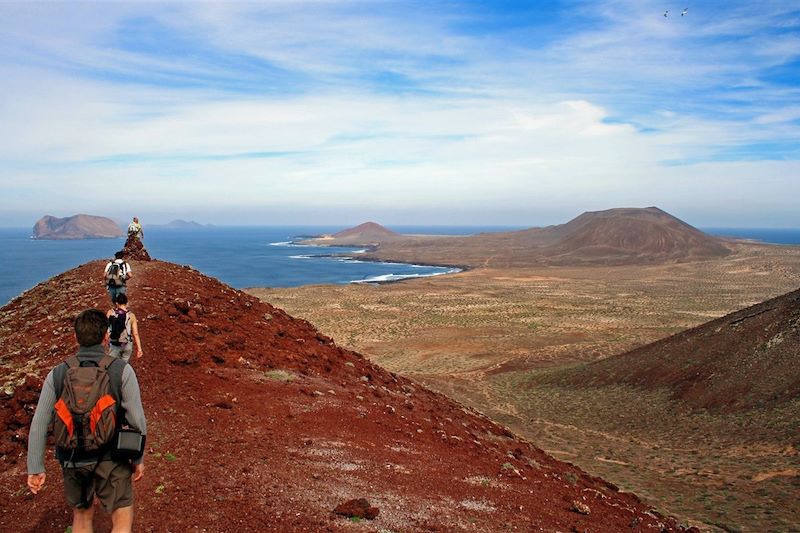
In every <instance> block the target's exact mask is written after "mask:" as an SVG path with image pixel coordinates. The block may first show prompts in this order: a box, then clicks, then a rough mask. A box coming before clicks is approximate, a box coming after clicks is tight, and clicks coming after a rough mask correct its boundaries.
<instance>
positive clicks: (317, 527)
mask: <svg viewBox="0 0 800 533" xmlns="http://www.w3.org/2000/svg"><path fill="white" fill-rule="evenodd" d="M133 267H134V273H135V277H133V278H132V280H131V282H130V286H129V296H130V299H131V306H130V307H131V309H132V310H133V311H134V312H135V313H136V314H137V316H138V317H139V320H140V324H141V325H140V328H141V336H142V340H143V344H144V350H145V356H144V358H142V359H137V360H134V361H133V365H134V367H135V368H136V371H137V374H138V376H139V380H140V383H141V387H142V394H143V400H144V405H145V411H146V413H147V416H148V425H149V435H148V445H149V446H148V448H149V449H148V451H147V454H146V460H145V464H146V468H147V470H146V475H145V478H144V479H143V480H142V481H141V482H139V483H138V484H137V485H136V498H137V504H136V505H137V517H136V530H137V531H159V532H162V531H175V532H184V531H393V532H401V531H402V532H408V531H564V532H567V531H580V532H583V531H591V532H613V531H661V530H664V531H679V530H681V529H680V527H679V526H677V525H676V523H675V522H674V520H672V519H669V518H663V517H659V516H657V515H656V514H654V513H651V512H649V508H648V506H647V505H645V504H643V503H642V502H640V501H639V500H638V499H637V498H636V497H635V496H634V495H632V494H623V493H620V492H618V491H617V490H616V489H615V488H614V487H613V486H611V485H609V484H607V483H605V482H604V481H602V480H600V479H597V478H592V477H590V476H588V475H587V474H585V473H583V472H582V471H580V470H579V469H577V468H576V467H573V466H571V465H568V464H565V463H562V462H559V461H556V460H555V459H553V458H551V457H549V456H547V455H546V454H544V453H543V452H542V451H541V450H539V449H537V448H535V447H534V446H532V445H530V444H528V443H526V442H524V441H522V440H520V439H518V438H516V437H515V436H514V435H513V434H511V433H510V432H509V431H507V430H505V429H504V428H502V427H500V426H498V425H496V424H494V423H492V422H491V421H489V420H488V419H486V418H485V417H482V416H481V415H479V414H477V413H475V412H472V411H469V410H466V409H464V408H463V407H462V406H460V405H458V404H457V403H455V402H454V401H452V400H450V399H448V398H446V397H444V396H442V395H439V394H436V393H433V392H431V391H429V390H427V389H424V388H423V387H421V386H420V385H418V384H416V383H414V382H412V381H410V380H408V379H405V378H402V377H397V376H394V375H392V374H391V373H389V372H387V371H385V370H383V369H382V368H380V367H377V366H375V365H373V364H371V363H370V362H368V361H366V360H365V359H363V357H361V356H360V355H359V354H357V353H354V352H350V351H347V350H343V349H341V348H339V347H337V346H336V345H335V343H334V342H333V341H332V340H331V339H329V338H326V337H325V336H323V335H321V334H319V333H318V332H317V331H316V330H315V329H314V328H313V327H312V326H311V325H310V324H309V323H307V322H305V321H303V320H298V319H295V318H292V317H290V316H288V315H287V314H286V313H285V312H283V311H281V310H280V309H276V308H274V307H272V306H270V305H267V304H264V303H262V302H260V301H259V300H257V299H256V298H254V297H251V296H249V295H247V294H244V293H242V292H239V291H236V290H234V289H232V288H230V287H228V286H226V285H223V284H222V283H220V282H218V281H217V280H214V279H212V278H209V277H207V276H204V275H202V274H201V273H199V272H197V271H195V270H192V269H190V268H188V267H181V266H179V265H175V264H170V263H164V262H160V261H152V262H133ZM102 268H103V262H100V261H96V262H92V263H88V264H85V265H82V266H80V267H78V268H76V269H74V270H71V271H68V272H66V273H64V274H61V275H60V276H57V277H55V278H53V279H52V280H50V281H48V282H45V283H42V284H40V285H38V286H37V287H35V288H33V289H31V290H30V291H27V292H26V293H24V294H22V295H21V296H20V297H18V298H17V299H15V300H13V301H12V302H11V303H9V304H8V305H6V306H5V307H3V308H2V309H0V354H2V359H1V360H0V382H2V383H3V384H4V385H5V386H6V389H7V391H8V392H11V393H13V394H11V395H8V394H4V395H2V399H0V464H2V468H0V471H1V473H0V487H2V491H0V531H30V532H37V533H38V532H57V533H62V532H63V531H64V530H65V527H66V526H67V525H68V524H69V522H70V518H69V511H68V509H66V508H65V505H64V503H63V493H62V489H61V475H60V472H59V471H58V470H59V469H58V465H57V463H56V462H55V460H54V459H53V458H52V451H49V452H48V460H47V467H48V471H47V473H48V481H47V486H46V489H45V490H44V492H43V493H40V495H38V496H36V497H32V496H31V495H30V493H28V491H27V490H26V489H25V452H24V442H25V440H26V435H27V426H28V424H29V423H30V416H31V413H32V409H33V408H34V406H35V402H36V398H37V396H38V391H39V386H40V382H39V381H38V380H37V379H36V378H34V377H33V376H37V377H38V379H41V378H43V377H44V376H45V375H46V373H47V371H48V370H49V369H50V368H51V367H52V366H53V365H54V364H56V363H57V362H59V361H60V360H62V359H64V358H65V357H67V356H68V355H70V354H71V353H72V352H73V350H74V341H73V337H72V331H71V320H72V318H73V317H74V316H75V315H76V314H77V313H78V312H79V311H80V310H82V309H85V308H87V307H92V306H97V307H100V308H101V309H105V308H106V307H107V300H108V298H107V295H106V293H105V291H104V289H103V287H102V286H101V281H100V280H101V278H102ZM26 375H28V377H27V378H26V377H25V376H26ZM362 497H363V498H366V499H367V500H368V501H369V503H370V505H372V506H374V507H377V508H378V510H379V514H378V516H377V518H376V519H375V520H371V521H361V522H359V523H355V522H353V521H349V520H347V519H346V518H343V517H341V516H338V515H336V514H334V513H333V512H332V510H333V509H334V508H335V507H336V506H337V505H339V504H341V503H343V502H345V501H347V500H350V499H352V498H362ZM583 506H585V507H583ZM578 508H581V509H582V510H583V511H584V512H586V511H588V514H582V513H581V512H579V511H578ZM101 514H102V513H99V514H98V518H100V520H99V524H100V527H99V528H98V529H97V530H98V531H107V530H108V529H109V527H108V524H109V520H108V518H107V517H100V516H99V515H101Z"/></svg>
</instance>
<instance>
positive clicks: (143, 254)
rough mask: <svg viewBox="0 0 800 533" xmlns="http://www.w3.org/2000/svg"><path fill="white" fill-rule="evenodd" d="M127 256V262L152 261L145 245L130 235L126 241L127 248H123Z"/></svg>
mask: <svg viewBox="0 0 800 533" xmlns="http://www.w3.org/2000/svg"><path fill="white" fill-rule="evenodd" d="M122 252H123V253H124V254H125V260H126V261H130V260H134V261H151V260H152V259H151V258H150V254H149V253H147V250H146V249H145V247H144V244H143V243H142V241H141V240H139V239H138V238H137V237H136V236H135V235H128V238H127V240H126V241H125V246H124V247H123V248H122Z"/></svg>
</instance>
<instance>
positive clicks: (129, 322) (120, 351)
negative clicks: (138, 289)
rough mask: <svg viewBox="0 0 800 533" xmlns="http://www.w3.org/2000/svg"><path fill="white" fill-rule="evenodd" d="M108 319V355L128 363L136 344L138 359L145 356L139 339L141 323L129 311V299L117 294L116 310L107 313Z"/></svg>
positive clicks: (122, 294)
mask: <svg viewBox="0 0 800 533" xmlns="http://www.w3.org/2000/svg"><path fill="white" fill-rule="evenodd" d="M106 317H108V333H109V337H108V342H109V346H108V355H110V356H112V357H121V358H122V359H123V360H125V362H126V363H127V362H128V361H129V360H130V358H131V354H132V353H133V344H134V341H135V342H136V358H137V359H138V358H140V357H141V356H142V355H144V352H142V341H141V340H140V339H139V322H138V321H137V320H136V315H134V314H133V312H132V311H128V297H127V296H126V295H125V294H124V293H121V294H117V299H116V302H115V304H114V309H111V310H109V311H108V313H106Z"/></svg>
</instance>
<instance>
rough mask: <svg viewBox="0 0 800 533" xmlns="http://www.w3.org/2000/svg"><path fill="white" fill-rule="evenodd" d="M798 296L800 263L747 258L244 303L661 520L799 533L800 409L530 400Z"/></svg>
mask: <svg viewBox="0 0 800 533" xmlns="http://www.w3.org/2000/svg"><path fill="white" fill-rule="evenodd" d="M798 286H800V249H799V248H796V247H777V246H759V245H742V246H741V247H740V249H739V251H738V252H737V254H735V255H734V256H731V257H728V258H725V259H721V260H713V261H705V262H698V263H687V264H673V265H666V266H649V267H583V268H557V267H542V268H530V269H515V270H496V269H479V270H473V271H468V272H463V273H460V274H457V275H452V276H444V277H437V278H430V279H423V280H415V281H413V282H402V283H394V284H385V285H378V286H375V285H353V286H313V287H301V288H294V289H255V290H253V291H251V292H252V293H253V294H255V295H257V296H259V297H260V298H263V299H265V300H267V301H269V302H270V303H272V304H274V305H277V306H278V307H282V308H284V309H286V310H287V311H288V312H289V313H291V314H293V315H295V316H299V317H302V318H305V319H308V320H310V321H311V322H312V323H314V324H315V325H316V326H317V327H318V328H319V329H320V330H321V331H322V332H324V333H325V334H327V335H330V336H332V337H333V338H334V339H336V341H337V343H338V344H340V345H342V346H346V347H348V348H353V349H355V350H358V351H360V352H362V353H364V354H367V355H368V356H369V357H370V358H371V359H373V360H374V361H376V362H378V363H380V364H381V365H383V366H385V367H387V368H389V369H391V370H393V371H398V372H401V373H404V374H406V375H410V376H413V377H415V378H416V379H419V380H421V381H423V382H425V383H426V384H428V385H429V386H431V387H433V388H435V389H438V390H441V391H443V392H446V393H448V394H449V395H451V396H453V397H455V398H457V399H459V400H460V401H462V402H464V403H466V404H468V405H471V406H473V407H475V408H477V409H479V410H481V411H483V412H485V413H486V414H488V415H489V416H491V417H493V418H495V419H497V420H499V421H501V422H502V423H505V424H507V425H509V426H511V427H512V428H514V429H515V430H516V431H517V432H518V433H520V434H521V435H523V436H525V437H527V438H529V439H530V440H531V441H532V442H534V443H536V444H537V445H538V446H540V447H542V448H545V449H547V450H548V451H550V452H551V453H552V454H553V455H555V456H557V457H559V458H561V459H564V460H567V461H570V462H573V463H575V464H578V465H579V466H581V467H582V468H584V469H586V470H588V471H590V472H592V473H594V474H597V475H600V476H602V477H604V478H606V479H608V480H610V481H612V482H614V483H616V484H618V485H619V486H620V487H622V488H625V489H628V490H632V491H634V492H636V493H637V494H639V495H640V496H642V497H644V498H646V499H648V500H650V501H651V502H653V503H654V504H656V505H658V506H659V507H661V508H662V509H664V510H665V511H667V512H670V513H673V514H676V515H679V516H683V517H687V518H691V519H693V520H694V521H699V522H700V523H702V524H705V525H713V524H717V525H722V526H724V527H726V528H729V529H734V530H735V529H736V528H742V529H744V530H748V531H793V530H798V531H800V519H798V517H797V516H796V515H797V513H796V512H794V511H795V508H796V498H797V496H798V495H800V477H798V476H797V475H796V472H797V471H798V470H800V458H799V457H800V456H799V455H798V451H797V450H796V449H795V448H794V447H793V446H792V445H791V437H792V436H793V437H795V438H796V427H794V426H792V424H791V421H792V420H794V419H795V418H796V417H795V416H794V414H793V413H796V412H798V410H799V409H800V404H799V403H798V402H795V403H793V404H790V405H787V406H786V409H787V411H785V412H777V411H770V412H755V411H754V412H749V413H746V414H738V415H731V416H726V417H719V416H714V415H711V414H709V413H706V412H691V411H688V410H686V409H683V408H682V407H681V406H679V405H675V404H673V403H672V402H670V400H669V399H668V398H667V397H666V395H661V394H659V393H657V392H651V393H643V392H642V391H639V390H634V389H626V388H621V387H605V388H603V389H584V390H575V389H571V388H568V387H566V386H558V385H553V381H552V380H548V385H546V386H544V385H537V376H540V375H542V373H553V372H559V368H561V367H563V366H564V365H571V364H580V363H582V362H586V361H591V360H594V359H597V358H602V357H607V356H609V355H612V354H615V353H620V352H622V351H626V350H628V349H630V348H633V347H635V346H639V345H642V344H646V343H648V342H651V341H654V340H657V339H659V338H662V337H665V336H667V335H669V334H672V333H675V332H677V331H681V330H683V329H686V328H689V327H693V326H696V325H699V324H701V323H703V322H706V321H708V320H709V319H711V318H714V317H718V316H722V315H724V314H726V313H729V312H731V311H734V310H737V309H740V308H743V307H746V306H748V305H751V304H754V303H757V302H760V301H763V300H766V299H768V298H771V297H774V296H777V295H779V294H783V293H785V292H788V291H790V290H793V289H796V288H798ZM556 383H557V382H556ZM790 426H792V427H790ZM793 472H794V474H792V473H793ZM775 473H779V475H773V474H775ZM709 527H711V526H709Z"/></svg>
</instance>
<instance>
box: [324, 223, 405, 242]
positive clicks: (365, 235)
mask: <svg viewBox="0 0 800 533" xmlns="http://www.w3.org/2000/svg"><path fill="white" fill-rule="evenodd" d="M399 235H400V234H399V233H397V232H396V231H392V230H390V229H388V228H385V227H383V226H381V225H380V224H378V223H376V222H364V223H363V224H359V225H358V226H355V227H353V228H349V229H345V230H342V231H340V232H338V233H334V234H333V237H334V238H336V239H351V238H356V239H369V240H370V241H371V242H375V241H380V240H383V239H387V238H392V237H398V236H399Z"/></svg>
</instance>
